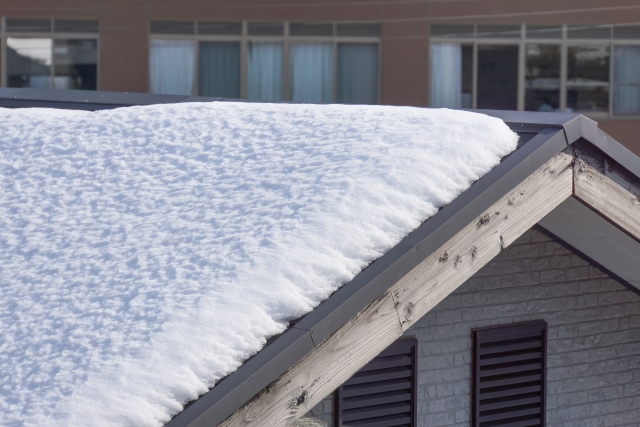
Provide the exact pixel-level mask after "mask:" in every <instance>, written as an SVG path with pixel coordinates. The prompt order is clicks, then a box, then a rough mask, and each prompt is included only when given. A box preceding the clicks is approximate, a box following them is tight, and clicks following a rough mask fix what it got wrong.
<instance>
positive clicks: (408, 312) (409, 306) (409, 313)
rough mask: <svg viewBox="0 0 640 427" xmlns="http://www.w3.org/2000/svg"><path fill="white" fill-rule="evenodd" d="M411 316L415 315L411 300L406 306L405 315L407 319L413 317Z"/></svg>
mask: <svg viewBox="0 0 640 427" xmlns="http://www.w3.org/2000/svg"><path fill="white" fill-rule="evenodd" d="M411 316H413V303H412V302H410V303H408V304H407V305H405V306H404V317H405V318H406V319H411Z"/></svg>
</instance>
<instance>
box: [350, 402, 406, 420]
mask: <svg viewBox="0 0 640 427" xmlns="http://www.w3.org/2000/svg"><path fill="white" fill-rule="evenodd" d="M410 412H411V403H410V402H398V403H389V404H386V405H377V406H369V407H366V408H358V409H351V410H346V409H345V410H344V412H343V413H342V420H343V421H344V422H349V421H357V420H362V419H366V418H376V417H382V416H387V415H395V414H406V413H410Z"/></svg>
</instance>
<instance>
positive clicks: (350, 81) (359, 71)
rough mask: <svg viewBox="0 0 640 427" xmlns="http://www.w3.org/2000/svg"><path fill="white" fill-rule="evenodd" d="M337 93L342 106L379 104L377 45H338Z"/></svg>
mask: <svg viewBox="0 0 640 427" xmlns="http://www.w3.org/2000/svg"><path fill="white" fill-rule="evenodd" d="M337 91H338V95H337V101H338V102H339V103H341V104H377V103H378V45H377V44H372V43H370V44H365V43H340V44H338V88H337Z"/></svg>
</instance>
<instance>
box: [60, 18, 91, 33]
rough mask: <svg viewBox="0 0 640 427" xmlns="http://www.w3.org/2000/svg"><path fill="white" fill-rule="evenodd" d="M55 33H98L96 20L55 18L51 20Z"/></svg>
mask: <svg viewBox="0 0 640 427" xmlns="http://www.w3.org/2000/svg"><path fill="white" fill-rule="evenodd" d="M53 31H54V32H55V33H87V34H88V33H98V32H99V24H98V21H79V20H72V19H56V20H55V21H53Z"/></svg>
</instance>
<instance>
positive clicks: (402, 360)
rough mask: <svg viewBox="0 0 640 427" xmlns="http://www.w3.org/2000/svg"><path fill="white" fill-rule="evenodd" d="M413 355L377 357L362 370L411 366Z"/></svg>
mask: <svg viewBox="0 0 640 427" xmlns="http://www.w3.org/2000/svg"><path fill="white" fill-rule="evenodd" d="M411 362H412V361H411V355H410V354H408V355H406V356H390V357H376V358H375V359H374V361H372V362H371V363H369V364H368V365H367V366H365V367H364V368H362V369H360V372H367V371H374V370H378V369H387V368H395V367H398V366H410V365H411Z"/></svg>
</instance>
